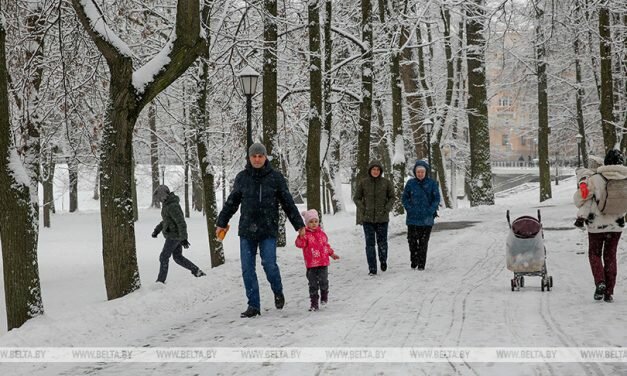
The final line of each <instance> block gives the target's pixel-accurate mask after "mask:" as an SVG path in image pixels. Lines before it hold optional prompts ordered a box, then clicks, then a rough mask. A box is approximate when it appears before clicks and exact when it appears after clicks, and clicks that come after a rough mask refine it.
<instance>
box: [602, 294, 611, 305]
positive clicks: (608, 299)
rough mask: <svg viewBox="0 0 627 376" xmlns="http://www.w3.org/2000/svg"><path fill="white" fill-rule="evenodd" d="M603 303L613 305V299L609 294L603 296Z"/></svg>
mask: <svg viewBox="0 0 627 376" xmlns="http://www.w3.org/2000/svg"><path fill="white" fill-rule="evenodd" d="M603 301H605V302H608V303H613V302H614V298H613V297H612V295H610V294H605V296H604V297H603Z"/></svg>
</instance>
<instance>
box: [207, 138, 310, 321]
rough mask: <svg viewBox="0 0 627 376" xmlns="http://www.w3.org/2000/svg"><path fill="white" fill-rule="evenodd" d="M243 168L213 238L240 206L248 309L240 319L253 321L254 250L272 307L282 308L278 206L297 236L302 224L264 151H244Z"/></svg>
mask: <svg viewBox="0 0 627 376" xmlns="http://www.w3.org/2000/svg"><path fill="white" fill-rule="evenodd" d="M248 159H249V161H248V163H246V168H245V169H244V170H243V171H241V172H240V173H239V174H237V176H236V177H235V183H234V185H233V190H232V191H231V194H230V195H229V197H228V199H227V200H226V202H225V203H224V207H223V208H222V211H221V212H220V215H219V216H218V220H217V222H216V236H217V235H218V234H219V233H220V232H222V231H226V226H227V225H228V223H229V220H230V219H231V217H232V216H233V214H235V212H237V209H238V207H240V204H241V211H240V219H239V229H238V235H239V237H240V260H241V264H242V277H243V279H244V287H245V289H246V297H247V298H248V308H247V309H246V311H244V312H242V314H241V317H254V316H257V315H259V314H260V312H261V302H260V298H259V283H258V281H257V272H256V271H255V266H256V256H257V248H259V253H260V255H261V265H262V266H263V270H264V272H265V273H266V277H267V279H268V282H270V286H271V287H272V292H274V304H275V306H276V308H277V309H282V308H283V305H284V304H285V297H284V295H283V284H282V283H281V273H280V271H279V266H278V265H277V263H276V238H277V235H278V233H279V204H280V205H281V208H282V209H283V211H285V214H286V215H287V218H288V219H289V221H290V222H291V223H292V226H294V229H295V230H297V231H298V232H299V233H300V234H301V235H304V233H305V223H304V222H303V219H302V218H301V216H300V213H299V211H298V208H297V207H296V205H295V204H294V199H293V198H292V195H291V194H290V192H289V190H288V188H287V182H286V181H285V178H284V177H283V175H282V174H281V173H280V172H279V171H277V170H274V169H273V168H272V166H271V165H270V163H269V162H268V157H267V152H266V147H265V146H263V145H262V144H260V143H255V144H252V145H251V146H250V148H249V150H248Z"/></svg>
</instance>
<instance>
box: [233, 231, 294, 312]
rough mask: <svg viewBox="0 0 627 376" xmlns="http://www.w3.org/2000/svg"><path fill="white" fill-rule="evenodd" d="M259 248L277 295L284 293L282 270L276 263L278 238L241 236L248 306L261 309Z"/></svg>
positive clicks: (240, 246) (243, 276)
mask: <svg viewBox="0 0 627 376" xmlns="http://www.w3.org/2000/svg"><path fill="white" fill-rule="evenodd" d="M257 248H259V253H260V255H261V266H262V267H263V270H264V272H265V273H266V278H267V279H268V282H270V287H272V291H273V292H274V294H275V295H276V294H282V293H283V284H282V283H281V272H280V271H279V266H278V265H277V263H276V238H266V239H263V240H251V239H246V238H242V237H240V238H239V249H240V260H241V263H242V278H243V279H244V288H245V289H246V297H247V298H248V306H249V307H253V308H256V309H258V310H261V302H260V299H259V282H257V272H256V266H257V263H256V260H257Z"/></svg>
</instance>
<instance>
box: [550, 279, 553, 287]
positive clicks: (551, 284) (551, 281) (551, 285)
mask: <svg viewBox="0 0 627 376" xmlns="http://www.w3.org/2000/svg"><path fill="white" fill-rule="evenodd" d="M549 287H551V288H552V287H553V276H549Z"/></svg>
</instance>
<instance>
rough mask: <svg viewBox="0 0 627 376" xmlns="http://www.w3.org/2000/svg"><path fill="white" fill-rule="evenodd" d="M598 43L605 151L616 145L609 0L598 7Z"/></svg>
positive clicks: (605, 0)
mask: <svg viewBox="0 0 627 376" xmlns="http://www.w3.org/2000/svg"><path fill="white" fill-rule="evenodd" d="M599 44H600V46H599V47H600V54H599V55H600V58H601V107H600V109H601V129H602V130H603V144H604V146H605V152H607V151H608V150H610V149H613V148H614V147H615V146H617V145H616V129H615V123H614V113H613V111H614V88H613V78H612V35H611V32H610V10H609V1H608V0H604V1H602V2H601V5H600V7H599Z"/></svg>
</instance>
